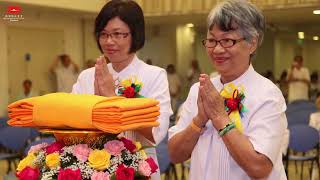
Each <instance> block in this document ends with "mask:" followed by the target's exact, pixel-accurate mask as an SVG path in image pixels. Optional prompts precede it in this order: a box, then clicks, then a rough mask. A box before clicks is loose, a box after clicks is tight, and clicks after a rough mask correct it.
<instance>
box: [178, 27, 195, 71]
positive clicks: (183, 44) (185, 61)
mask: <svg viewBox="0 0 320 180" xmlns="http://www.w3.org/2000/svg"><path fill="white" fill-rule="evenodd" d="M176 38H177V42H176V46H177V71H178V73H179V74H180V75H181V76H182V77H185V76H186V74H187V71H188V69H189V68H190V62H191V60H192V59H194V58H195V57H196V56H195V55H196V52H195V51H196V50H195V40H196V34H195V31H194V29H193V28H188V27H186V26H185V25H179V26H177V29H176Z"/></svg>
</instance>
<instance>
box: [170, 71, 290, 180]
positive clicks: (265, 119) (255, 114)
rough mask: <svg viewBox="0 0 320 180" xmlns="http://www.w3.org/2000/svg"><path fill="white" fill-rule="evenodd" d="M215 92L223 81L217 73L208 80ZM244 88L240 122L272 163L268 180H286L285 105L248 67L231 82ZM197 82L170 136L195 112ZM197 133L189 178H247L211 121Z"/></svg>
mask: <svg viewBox="0 0 320 180" xmlns="http://www.w3.org/2000/svg"><path fill="white" fill-rule="evenodd" d="M211 81H212V83H213V85H214V86H215V88H216V89H217V90H218V91H221V90H222V89H223V87H224V86H225V85H227V84H222V83H221V81H220V75H219V76H217V77H215V78H212V79H211ZM230 83H233V84H235V85H237V86H239V85H243V87H244V94H245V99H244V105H245V107H246V108H247V109H248V112H245V113H244V114H243V115H244V117H242V118H241V123H242V125H243V128H244V132H243V133H244V135H246V136H247V137H248V138H249V140H250V142H251V143H252V145H253V147H254V149H255V150H256V151H257V152H259V153H261V154H264V155H266V156H267V157H268V158H269V159H270V160H271V162H272V164H273V169H272V172H271V173H270V175H269V177H268V179H269V180H285V179H287V178H286V175H285V171H284V167H283V164H282V154H281V151H280V150H281V145H282V143H283V141H284V135H285V130H286V128H287V119H286V116H285V110H286V104H285V100H284V98H283V96H282V93H281V91H280V90H279V89H278V88H277V87H276V85H274V84H273V83H272V82H271V81H269V80H268V79H266V78H264V77H262V76H261V75H259V74H258V73H257V72H255V71H254V69H253V67H252V66H250V67H249V68H248V70H247V71H246V72H245V73H244V74H243V75H241V76H240V77H239V78H238V79H236V80H234V81H232V82H230ZM198 90H199V83H196V84H194V85H193V86H192V87H191V89H190V92H189V95H188V98H187V100H186V102H185V103H184V105H183V108H182V112H181V116H180V119H179V121H178V123H177V125H175V126H173V127H172V128H170V129H169V138H171V137H173V136H174V135H175V134H177V133H179V132H181V131H182V130H184V129H185V128H186V127H187V126H188V125H189V124H190V123H191V121H192V119H193V117H195V116H196V115H197V113H198V112H197V111H198V108H197V98H198ZM206 127H207V130H206V131H205V132H204V133H203V134H202V135H201V136H200V138H199V140H198V142H197V144H196V146H195V147H194V149H193V151H192V154H191V167H190V177H189V179H190V180H198V179H201V180H211V179H217V180H233V179H237V180H247V179H250V177H249V176H248V175H247V174H246V172H245V171H244V170H243V169H242V168H241V167H240V166H239V165H238V164H237V162H236V161H235V160H234V159H233V158H232V156H231V155H230V153H229V151H228V149H227V148H226V146H225V144H224V142H223V141H222V139H221V137H220V136H219V134H218V132H217V130H216V129H215V128H214V127H213V126H212V123H211V121H208V123H207V124H206Z"/></svg>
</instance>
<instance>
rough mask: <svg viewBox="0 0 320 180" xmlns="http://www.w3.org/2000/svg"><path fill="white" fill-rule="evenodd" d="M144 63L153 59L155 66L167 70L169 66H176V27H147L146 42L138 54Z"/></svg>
mask: <svg viewBox="0 0 320 180" xmlns="http://www.w3.org/2000/svg"><path fill="white" fill-rule="evenodd" d="M138 56H139V58H141V59H143V60H144V61H145V60H146V59H147V58H151V60H152V63H153V64H154V65H157V66H160V67H163V68H165V67H166V66H167V65H168V64H176V62H177V59H176V28H175V26H172V25H171V26H169V25H162V26H151V25H146V41H145V44H144V47H143V48H142V49H141V50H140V51H139V52H138Z"/></svg>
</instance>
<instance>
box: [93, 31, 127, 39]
mask: <svg viewBox="0 0 320 180" xmlns="http://www.w3.org/2000/svg"><path fill="white" fill-rule="evenodd" d="M129 34H130V32H126V33H122V32H113V33H106V32H100V33H99V38H100V39H103V40H107V39H108V38H109V37H110V38H111V39H112V40H120V39H124V38H127V37H128V35H129Z"/></svg>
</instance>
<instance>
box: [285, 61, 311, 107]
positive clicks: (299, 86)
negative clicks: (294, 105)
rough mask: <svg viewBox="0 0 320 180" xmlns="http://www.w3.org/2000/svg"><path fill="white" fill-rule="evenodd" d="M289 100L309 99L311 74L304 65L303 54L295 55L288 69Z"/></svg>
mask: <svg viewBox="0 0 320 180" xmlns="http://www.w3.org/2000/svg"><path fill="white" fill-rule="evenodd" d="M287 79H288V83H289V92H288V101H289V103H290V102H292V101H295V100H301V99H303V100H308V99H309V86H310V74H309V70H308V69H307V68H306V67H303V58H302V56H295V57H294V60H293V62H292V65H291V69H289V71H288V77H287Z"/></svg>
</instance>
